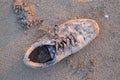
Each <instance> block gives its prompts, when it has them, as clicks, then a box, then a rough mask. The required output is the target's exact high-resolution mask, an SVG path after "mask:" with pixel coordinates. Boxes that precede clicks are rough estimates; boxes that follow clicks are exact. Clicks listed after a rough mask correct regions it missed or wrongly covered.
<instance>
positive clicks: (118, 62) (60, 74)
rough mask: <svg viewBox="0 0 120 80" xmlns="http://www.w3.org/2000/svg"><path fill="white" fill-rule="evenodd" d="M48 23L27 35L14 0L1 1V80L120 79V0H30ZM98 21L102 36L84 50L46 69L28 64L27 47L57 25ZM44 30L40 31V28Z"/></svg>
mask: <svg viewBox="0 0 120 80" xmlns="http://www.w3.org/2000/svg"><path fill="white" fill-rule="evenodd" d="M29 2H30V4H31V6H32V7H33V9H34V10H35V12H36V16H37V17H38V18H39V19H43V20H44V22H43V23H42V24H41V25H39V26H38V27H37V26H34V27H31V28H30V29H29V30H28V31H27V32H25V31H24V29H23V28H22V27H21V26H20V25H19V24H18V22H17V20H16V15H15V14H14V12H13V10H12V3H13V1H12V0H0V80H120V76H119V75H120V7H119V6H120V0H34V1H33V0H30V1H29ZM76 17H79V18H89V19H94V20H96V22H97V23H98V24H99V26H100V33H99V35H98V36H97V37H96V39H95V40H93V41H92V42H91V43H90V44H89V45H88V46H86V47H85V48H83V49H82V50H81V51H79V52H77V53H75V54H73V55H71V56H69V57H67V58H65V59H63V60H62V61H60V62H59V63H57V64H55V65H53V66H51V67H49V68H46V69H43V70H37V69H32V68H29V67H27V66H26V65H24V63H23V60H22V59H23V55H24V53H25V51H26V50H27V48H28V47H29V46H30V45H31V44H32V43H34V42H35V41H37V40H38V39H39V38H41V37H42V36H44V35H45V34H46V32H45V31H44V30H46V31H48V30H49V29H52V28H53V27H54V26H55V25H60V24H62V23H64V22H65V21H67V20H71V19H74V18H76ZM39 27H40V28H42V29H44V30H38V28H39Z"/></svg>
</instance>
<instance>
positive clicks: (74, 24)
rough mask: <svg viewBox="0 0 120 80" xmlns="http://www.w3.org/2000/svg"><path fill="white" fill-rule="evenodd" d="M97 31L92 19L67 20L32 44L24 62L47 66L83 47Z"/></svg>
mask: <svg viewBox="0 0 120 80" xmlns="http://www.w3.org/2000/svg"><path fill="white" fill-rule="evenodd" d="M98 33H99V26H98V24H97V23H96V22H95V21H94V20H92V19H75V20H70V21H67V22H65V23H63V24H61V25H60V26H56V27H55V29H54V30H53V33H52V32H51V33H50V34H49V35H45V36H44V37H43V38H41V39H40V40H39V41H38V42H36V43H34V44H32V45H31V47H30V48H29V49H28V50H27V52H26V54H25V56H24V63H25V64H26V65H28V66H30V67H32V68H46V67H49V66H50V65H53V64H55V63H57V62H59V61H60V60H62V59H63V58H65V57H67V56H69V55H71V54H73V53H76V52H77V51H79V50H80V49H82V48H83V47H85V46H86V45H87V44H88V43H89V42H90V41H92V40H93V39H94V38H95V37H96V36H97V35H98Z"/></svg>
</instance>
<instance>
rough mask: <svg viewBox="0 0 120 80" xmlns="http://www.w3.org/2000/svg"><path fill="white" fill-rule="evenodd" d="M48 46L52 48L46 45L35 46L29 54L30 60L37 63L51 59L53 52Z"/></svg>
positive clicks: (51, 47)
mask: <svg viewBox="0 0 120 80" xmlns="http://www.w3.org/2000/svg"><path fill="white" fill-rule="evenodd" d="M49 48H50V49H54V48H53V46H48V45H43V46H38V47H36V48H35V49H34V50H33V51H32V52H31V53H30V55H29V59H30V61H32V62H37V63H45V62H48V61H52V60H53V59H54V56H55V54H54V53H53V52H51V51H50V49H49Z"/></svg>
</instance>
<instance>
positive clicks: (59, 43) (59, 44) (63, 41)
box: [54, 25, 77, 54]
mask: <svg viewBox="0 0 120 80" xmlns="http://www.w3.org/2000/svg"><path fill="white" fill-rule="evenodd" d="M57 32H58V26H57V25H55V28H54V34H55V35H54V40H55V44H56V51H57V53H58V54H59V53H60V54H62V52H63V51H64V50H65V49H66V48H68V47H70V46H74V45H75V43H76V42H77V39H76V38H75V35H74V34H72V33H71V34H70V35H69V36H66V37H65V38H64V37H59V35H58V34H57Z"/></svg>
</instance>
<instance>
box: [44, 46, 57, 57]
mask: <svg viewBox="0 0 120 80" xmlns="http://www.w3.org/2000/svg"><path fill="white" fill-rule="evenodd" d="M46 47H47V49H48V51H49V53H50V56H51V58H52V59H53V58H54V56H55V52H56V49H55V46H54V45H47V46H46Z"/></svg>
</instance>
